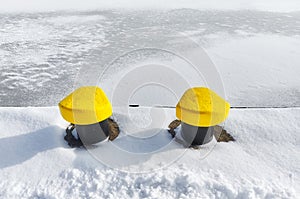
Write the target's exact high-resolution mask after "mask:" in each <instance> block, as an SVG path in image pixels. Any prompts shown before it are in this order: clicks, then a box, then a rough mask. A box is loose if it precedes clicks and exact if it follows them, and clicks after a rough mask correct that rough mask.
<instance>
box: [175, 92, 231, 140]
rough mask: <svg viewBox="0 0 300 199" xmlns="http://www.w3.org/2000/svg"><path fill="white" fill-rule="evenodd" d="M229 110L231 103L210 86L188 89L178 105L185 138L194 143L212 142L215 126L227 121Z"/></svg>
mask: <svg viewBox="0 0 300 199" xmlns="http://www.w3.org/2000/svg"><path fill="white" fill-rule="evenodd" d="M229 110H230V104H229V103H228V102H227V101H225V100H224V99H223V98H222V97H220V96H219V95H218V94H216V93H215V92H214V91H212V90H210V89H209V88H204V87H195V88H190V89H188V90H187V91H186V92H185V93H184V94H183V96H182V97H181V99H180V101H179V102H178V104H177V105H176V117H177V118H178V119H179V120H181V128H182V137H183V139H185V141H187V142H188V143H191V144H192V145H202V144H206V143H208V142H210V141H211V140H212V139H213V126H215V125H217V124H219V123H222V122H223V121H225V119H226V118H227V116H228V113H229Z"/></svg>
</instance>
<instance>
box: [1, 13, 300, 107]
mask: <svg viewBox="0 0 300 199" xmlns="http://www.w3.org/2000/svg"><path fill="white" fill-rule="evenodd" d="M145 27H146V28H148V29H149V28H150V29H151V28H160V27H161V28H163V29H166V30H174V31H178V32H183V33H184V34H186V35H188V36H190V37H191V38H193V39H194V40H195V41H196V42H198V44H199V45H200V46H202V47H203V48H204V49H205V50H206V51H207V52H208V54H209V55H210V57H211V59H212V61H213V62H214V63H215V64H216V67H217V68H218V70H219V72H220V75H221V77H222V78H223V81H224V84H225V85H224V86H225V89H226V92H227V93H228V98H229V100H230V101H231V103H232V104H233V105H235V106H239V105H240V106H245V105H246V106H272V105H274V104H275V105H276V106H300V101H299V99H300V90H299V85H300V80H299V77H298V76H299V74H300V73H299V64H300V61H299V58H298V57H299V53H300V47H299V46H300V45H299V44H300V13H299V12H294V13H272V12H262V11H198V10H191V9H178V10H169V11H93V12H52V13H51V12H50V13H34V14H33V13H32V14H30V13H28V14H0V71H1V76H0V106H55V105H56V104H57V103H58V102H59V101H60V100H61V99H62V98H63V97H64V96H65V95H66V94H68V93H69V92H71V91H72V90H73V88H74V85H75V83H74V82H76V81H77V80H76V78H78V72H79V71H80V72H81V73H82V71H85V72H86V75H87V78H86V80H84V81H86V82H84V83H85V84H92V83H93V81H94V80H95V78H97V76H99V74H100V73H101V70H103V68H104V66H105V65H106V64H108V63H109V62H111V61H112V60H113V59H115V58H116V57H117V56H119V55H120V54H119V53H125V52H127V51H129V50H133V49H136V48H142V47H151V46H145V45H144V43H148V44H150V45H151V42H149V41H143V37H141V38H139V35H146V34H147V32H145V31H143V30H141V29H139V28H145ZM135 30H136V31H135ZM128 32H133V33H136V34H133V35H130V34H129V35H128V34H127V33H128ZM264 38H266V39H264ZM251 39H253V40H251ZM163 40H164V41H163V42H166V41H167V42H166V43H169V44H170V45H176V38H174V35H169V34H166V35H164V38H163ZM171 41H174V42H171ZM235 41H236V42H235ZM156 42H157V41H156ZM174 43H175V44H174ZM154 46H155V44H154ZM231 47H232V48H231ZM278 47H279V48H282V49H281V50H282V53H281V51H279V50H278ZM178 48H186V49H188V47H186V46H179V47H178ZM245 49H248V50H246V51H245ZM251 49H252V50H251ZM256 49H257V50H256ZM235 54H237V55H238V56H235ZM141 56H145V55H141ZM140 59H142V58H141V57H140ZM245 59H246V61H245ZM253 60H254V61H253ZM255 60H256V61H255ZM122 61H123V65H124V67H126V59H125V60H122ZM261 63H263V64H261ZM119 64H121V65H122V63H119ZM127 64H128V63H127ZM248 64H249V65H248ZM260 64H261V65H260ZM251 68H252V69H251ZM260 73H261V74H263V75H259V74H260ZM241 75H243V76H244V77H241ZM249 76H251V77H249ZM243 80H244V81H246V83H244V84H243V83H242V84H241V86H240V87H239V86H238V85H237V82H239V81H243ZM235 86H236V87H235ZM230 91H232V92H230ZM273 95H276V96H277V98H276V99H277V100H275V101H272V98H273ZM278 99H279V100H278ZM242 103H244V104H242Z"/></svg>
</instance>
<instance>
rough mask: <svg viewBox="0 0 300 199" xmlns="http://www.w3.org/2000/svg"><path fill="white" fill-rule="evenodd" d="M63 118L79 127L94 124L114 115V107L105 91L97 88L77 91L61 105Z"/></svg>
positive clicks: (84, 88)
mask: <svg viewBox="0 0 300 199" xmlns="http://www.w3.org/2000/svg"><path fill="white" fill-rule="evenodd" d="M58 106H59V110H60V113H61V115H62V117H63V118H64V119H65V120H67V121H68V122H70V123H73V124H79V125H88V124H94V123H97V122H100V121H103V120H105V119H107V118H109V117H110V116H111V115H112V106H111V104H110V102H109V100H108V98H107V96H106V95H105V93H104V91H103V90H102V89H101V88H99V87H97V86H85V87H80V88H78V89H76V90H75V91H74V92H72V93H71V94H69V95H68V96H67V97H65V98H64V99H63V100H62V101H61V102H60V103H59V104H58Z"/></svg>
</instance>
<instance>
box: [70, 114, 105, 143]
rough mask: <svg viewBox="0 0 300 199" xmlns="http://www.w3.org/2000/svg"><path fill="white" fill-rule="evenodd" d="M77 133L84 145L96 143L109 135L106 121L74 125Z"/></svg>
mask: <svg viewBox="0 0 300 199" xmlns="http://www.w3.org/2000/svg"><path fill="white" fill-rule="evenodd" d="M75 127H76V131H77V134H78V136H79V138H80V139H81V141H82V143H83V144H84V145H91V144H96V143H98V142H101V141H103V140H105V139H106V138H107V137H108V136H109V129H108V121H107V119H106V120H103V121H102V122H99V123H95V124H89V125H78V124H76V125H75Z"/></svg>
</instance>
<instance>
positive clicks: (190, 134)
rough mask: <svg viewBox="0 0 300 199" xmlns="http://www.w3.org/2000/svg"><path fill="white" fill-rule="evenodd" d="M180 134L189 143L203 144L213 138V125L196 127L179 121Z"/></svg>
mask: <svg viewBox="0 0 300 199" xmlns="http://www.w3.org/2000/svg"><path fill="white" fill-rule="evenodd" d="M181 135H182V138H183V139H184V140H185V141H186V142H187V143H191V145H203V144H207V143H209V142H210V141H211V140H212V139H213V137H214V127H213V126H211V127H198V126H192V125H189V124H186V123H184V122H181Z"/></svg>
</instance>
